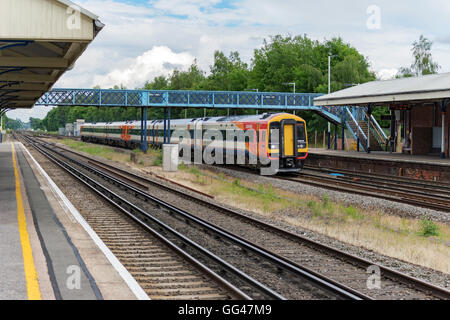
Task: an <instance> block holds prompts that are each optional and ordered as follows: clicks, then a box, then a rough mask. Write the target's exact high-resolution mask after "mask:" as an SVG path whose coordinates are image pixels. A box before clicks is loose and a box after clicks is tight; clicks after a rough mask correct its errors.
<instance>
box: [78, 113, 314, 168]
mask: <svg viewBox="0 0 450 320" xmlns="http://www.w3.org/2000/svg"><path fill="white" fill-rule="evenodd" d="M170 129H171V131H170V133H168V134H170V136H171V143H178V144H180V145H181V149H183V150H186V148H188V149H189V148H190V149H191V151H192V150H199V149H200V150H202V151H204V149H205V148H207V147H208V148H210V149H212V150H218V149H220V148H221V149H222V154H223V155H224V156H225V155H227V154H228V155H229V154H230V151H231V154H233V156H235V157H238V156H239V155H243V156H244V158H245V164H246V165H252V166H256V167H261V166H265V165H267V162H266V161H263V160H268V159H269V160H271V161H274V160H277V161H279V165H278V170H277V171H278V172H295V171H300V170H301V169H302V168H303V164H304V161H305V159H306V157H307V156H308V143H307V141H308V139H307V130H306V123H305V121H304V120H303V119H302V118H300V117H298V116H296V115H292V114H288V113H277V114H273V113H265V114H261V115H250V116H227V117H206V118H194V119H177V120H171V128H170ZM180 132H184V134H182V135H180V134H179V133H180ZM174 133H175V134H174ZM147 135H148V138H147V139H148V143H149V144H150V145H152V146H161V145H162V144H163V142H164V121H163V120H153V121H149V122H148V123H147ZM81 139H82V140H83V141H88V142H96V143H103V144H109V145H113V146H120V147H127V148H137V147H139V145H140V142H141V123H140V121H127V122H113V123H86V124H84V125H83V126H82V127H81ZM230 149H231V150H230ZM213 152H214V151H213ZM251 158H252V159H256V163H255V162H252V161H251Z"/></svg>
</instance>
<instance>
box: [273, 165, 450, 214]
mask: <svg viewBox="0 0 450 320" xmlns="http://www.w3.org/2000/svg"><path fill="white" fill-rule="evenodd" d="M331 174H334V175H331ZM277 178H278V179H283V180H289V181H295V182H300V183H306V184H309V185H313V186H316V187H321V188H326V189H331V190H336V191H343V192H349V193H356V194H361V195H365V196H371V197H376V198H381V199H386V200H391V201H396V202H401V203H406V204H410V205H414V206H419V207H422V208H427V209H433V210H438V211H444V212H450V187H449V186H448V185H446V184H442V183H439V184H435V185H433V184H431V183H420V182H417V181H415V180H413V181H408V180H406V179H395V178H390V179H389V178H386V177H377V176H371V175H365V174H358V173H348V172H344V171H339V170H337V171H336V170H319V169H315V170H311V169H307V170H305V171H303V172H302V173H300V174H298V175H297V176H295V177H283V176H277Z"/></svg>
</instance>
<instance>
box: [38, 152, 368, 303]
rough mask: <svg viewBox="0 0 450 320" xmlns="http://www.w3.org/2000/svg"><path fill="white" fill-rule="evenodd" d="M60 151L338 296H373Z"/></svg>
mask: <svg viewBox="0 0 450 320" xmlns="http://www.w3.org/2000/svg"><path fill="white" fill-rule="evenodd" d="M43 146H44V147H45V145H43ZM47 148H48V147H47ZM48 150H50V149H48ZM50 151H52V152H54V153H56V154H58V152H56V151H55V150H50ZM59 155H60V156H62V157H64V158H66V159H67V160H69V161H72V162H74V163H76V164H77V165H78V166H80V167H82V168H84V169H85V170H88V171H90V172H92V173H94V174H96V175H98V176H100V177H102V178H103V179H105V180H108V181H110V182H111V183H114V184H116V185H118V186H121V187H124V188H126V189H128V190H130V191H131V192H132V193H133V194H134V195H135V196H137V195H140V196H142V197H144V198H146V199H148V200H150V201H153V202H154V203H156V204H158V205H159V206H161V207H164V208H166V209H167V210H169V211H171V212H174V213H176V214H178V215H180V216H183V217H184V218H185V219H188V220H189V221H191V222H194V223H196V224H198V225H200V226H201V227H202V228H205V229H207V230H209V231H211V232H214V233H215V234H217V235H219V236H220V237H222V238H225V239H227V240H229V241H231V242H233V243H235V244H236V245H238V246H240V247H241V248H243V249H245V250H248V251H250V252H253V253H255V254H257V255H259V256H262V257H263V258H265V259H266V260H269V261H270V262H271V263H272V264H276V265H277V266H278V268H281V269H284V270H287V271H289V272H291V273H294V274H296V275H297V276H300V277H302V278H304V279H305V280H307V281H309V282H311V283H312V284H314V285H316V286H319V287H320V288H321V289H322V290H325V291H327V292H330V293H332V294H334V295H336V296H337V297H339V298H343V299H352V300H361V299H371V298H370V297H368V296H366V295H364V294H362V293H360V292H358V291H356V290H354V289H352V288H349V287H347V286H345V285H342V284H340V283H338V282H336V281H334V280H332V279H329V278H327V277H325V276H323V275H321V274H319V273H316V272H315V271H313V270H310V269H308V268H305V267H303V266H300V265H298V264H296V263H294V262H292V261H290V260H288V259H286V258H284V257H282V256H279V255H277V254H275V253H273V252H270V251H268V250H266V249H264V248H262V247H260V246H258V245H255V244H253V243H251V242H249V241H247V240H246V239H244V238H242V237H239V236H236V235H234V234H231V233H230V232H228V231H226V230H224V229H222V228H220V227H218V226H215V225H213V224H211V223H209V222H207V221H205V220H203V219H200V218H197V217H195V216H193V215H191V214H190V213H188V212H185V211H183V210H181V209H179V208H176V207H174V206H172V205H170V204H168V203H166V202H164V201H162V200H160V199H157V198H155V197H153V196H151V195H150V194H148V193H145V192H143V191H141V190H139V189H136V188H135V187H133V186H131V185H129V184H127V183H124V182H122V181H120V180H119V179H116V178H114V177H112V176H110V175H108V174H105V173H103V172H101V171H100V170H97V169H95V168H93V167H92V166H90V165H86V164H83V163H81V162H79V161H77V160H75V159H72V158H70V157H68V156H66V155H64V154H59ZM153 219H154V218H153Z"/></svg>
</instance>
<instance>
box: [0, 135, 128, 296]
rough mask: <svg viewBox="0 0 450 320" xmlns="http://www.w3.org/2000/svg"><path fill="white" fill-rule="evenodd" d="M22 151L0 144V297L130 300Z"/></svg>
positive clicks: (125, 288)
mask: <svg viewBox="0 0 450 320" xmlns="http://www.w3.org/2000/svg"><path fill="white" fill-rule="evenodd" d="M13 150H15V153H14V157H13ZM24 151H25V150H24V149H23V146H22V145H21V144H20V143H13V144H12V143H1V144H0V257H1V259H0V300H25V299H58V300H59V299H62V300H102V299H136V296H135V295H134V294H133V293H132V291H131V290H130V288H129V287H128V286H127V284H126V283H125V281H124V280H123V279H122V278H121V276H120V275H119V273H118V272H117V271H116V269H114V268H113V267H112V266H111V264H109V262H108V260H107V259H106V257H105V256H104V255H103V254H102V252H101V251H100V249H99V248H98V246H97V244H96V243H94V241H93V240H92V239H91V238H90V237H89V235H88V234H87V233H86V232H85V230H84V229H82V228H81V227H80V226H79V224H78V223H77V222H76V221H74V219H69V218H68V215H67V212H63V211H64V208H62V207H60V206H59V205H60V202H59V200H58V199H56V196H55V195H54V194H51V192H49V190H50V188H49V186H48V185H45V180H44V179H43V178H42V176H40V175H39V174H38V171H37V169H36V166H35V165H34V164H33V162H32V161H31V158H30V155H28V154H27V153H26V152H24ZM80 243H82V244H83V245H82V246H78V247H77V245H78V244H80ZM91 256H94V257H95V259H91Z"/></svg>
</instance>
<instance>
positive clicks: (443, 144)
mask: <svg viewBox="0 0 450 320" xmlns="http://www.w3.org/2000/svg"><path fill="white" fill-rule="evenodd" d="M441 110H442V141H441V159H445V113H446V112H447V99H444V100H442V106H441Z"/></svg>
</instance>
